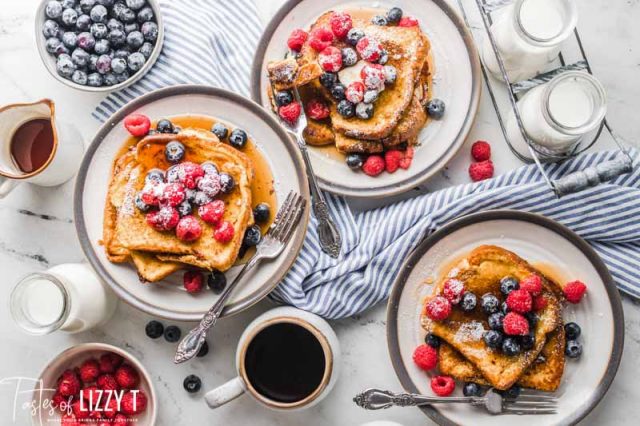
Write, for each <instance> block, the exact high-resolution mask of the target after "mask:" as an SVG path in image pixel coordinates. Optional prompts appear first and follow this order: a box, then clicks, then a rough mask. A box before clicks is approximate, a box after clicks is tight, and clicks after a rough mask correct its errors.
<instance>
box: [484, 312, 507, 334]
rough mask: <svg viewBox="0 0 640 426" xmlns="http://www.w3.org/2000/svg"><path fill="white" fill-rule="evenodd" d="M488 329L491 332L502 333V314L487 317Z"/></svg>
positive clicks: (497, 313)
mask: <svg viewBox="0 0 640 426" xmlns="http://www.w3.org/2000/svg"><path fill="white" fill-rule="evenodd" d="M488 321H489V328H491V329H492V330H498V331H502V321H504V314H503V313H502V312H496V313H495V314H491V315H489V319H488Z"/></svg>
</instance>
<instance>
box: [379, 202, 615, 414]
mask: <svg viewBox="0 0 640 426" xmlns="http://www.w3.org/2000/svg"><path fill="white" fill-rule="evenodd" d="M482 244H494V245H497V246H501V247H504V248H506V249H507V250H511V251H513V252H515V253H516V254H518V255H519V256H521V257H522V258H524V259H526V260H527V261H529V262H530V263H532V264H533V265H536V264H541V263H542V264H544V265H552V266H553V271H554V273H555V274H554V275H556V278H557V279H560V280H563V281H565V282H566V281H570V280H581V281H583V282H584V283H586V285H587V288H588V290H587V296H586V297H585V298H584V299H583V300H582V301H581V303H580V304H578V305H571V306H569V307H567V308H565V310H564V321H565V322H571V321H574V322H576V323H578V324H579V325H580V327H581V328H582V335H581V337H580V341H581V342H582V344H583V353H582V357H581V358H580V359H578V360H572V359H568V358H567V363H566V366H565V371H564V375H563V377H562V384H561V385H560V388H559V389H558V390H557V391H556V392H555V393H554V394H555V395H556V396H558V398H559V401H558V413H557V414H555V415H543V416H528V417H526V419H525V418H523V417H521V416H520V417H513V416H511V415H502V416H491V415H489V414H488V413H486V412H485V411H482V410H481V409H477V408H473V407H470V406H463V405H460V404H452V405H449V406H445V405H440V406H438V407H437V408H424V409H423V411H425V413H426V414H427V415H428V416H429V417H431V418H432V419H433V420H435V421H436V422H438V423H439V424H463V425H474V426H482V425H491V426H499V425H512V424H514V423H515V422H523V423H524V422H526V424H527V425H528V426H537V425H541V426H542V425H544V426H550V425H565V424H575V423H577V422H578V421H579V420H580V419H582V418H583V417H584V416H586V415H587V414H588V413H589V412H590V411H591V410H592V409H593V407H595V406H596V404H597V403H598V402H599V401H600V399H601V398H602V396H603V395H604V394H605V392H606V391H607V389H608V388H609V385H610V384H611V382H612V381H613V378H614V376H615V374H616V371H617V369H618V364H619V363H620V357H621V356H622V348H623V344H624V319H623V314H622V306H621V304H620V297H619V294H618V290H617V289H616V287H615V284H614V282H613V279H612V278H611V276H610V275H609V272H608V270H607V268H606V266H605V265H604V264H603V263H602V260H601V259H600V258H599V257H598V255H597V254H596V253H595V252H594V251H593V250H592V249H591V247H589V245H588V244H587V243H586V242H585V241H584V240H582V239H581V238H580V237H578V236H577V235H576V234H574V233H573V232H572V231H571V230H569V229H568V228H566V227H564V226H563V225H560V224H559V223H557V222H554V221H552V220H551V219H547V218H545V217H543V216H538V215H535V214H531V213H524V212H517V211H511V210H502V211H490V212H483V213H477V214H473V215H469V216H465V217H463V218H460V219H457V220H455V221H453V222H451V223H450V224H448V225H447V226H445V227H443V228H442V229H440V230H438V231H437V232H435V233H434V234H432V235H431V236H430V237H429V238H427V239H426V240H425V241H423V242H422V243H421V244H420V245H419V246H418V247H417V248H416V250H415V251H414V252H413V253H412V254H411V256H409V258H408V259H407V260H406V262H405V265H404V267H403V269H402V272H401V273H400V275H399V276H398V278H397V280H396V282H395V283H394V287H393V291H392V294H391V297H390V299H389V305H388V312H387V337H388V344H389V351H390V355H391V359H392V362H393V365H394V368H395V370H396V373H397V375H398V377H399V378H400V381H401V383H402V385H403V386H404V388H405V389H406V390H407V391H409V392H419V393H423V394H427V395H432V394H433V392H432V390H431V387H430V381H429V375H428V374H426V373H425V372H424V371H422V370H420V369H419V368H417V367H416V366H415V364H414V363H413V361H412V354H413V350H414V349H415V348H416V347H417V346H418V345H420V344H422V343H424V337H425V334H426V333H425V332H424V330H423V329H422V327H421V326H420V311H421V309H422V303H421V301H422V300H423V299H424V297H425V296H426V295H427V294H429V293H431V286H430V285H427V284H425V279H426V278H427V277H437V276H439V274H440V273H441V272H443V271H441V270H440V268H443V267H445V265H450V264H451V262H452V261H454V260H455V259H458V258H459V257H460V256H463V255H465V254H466V253H469V252H470V251H471V250H473V249H474V248H475V247H477V246H479V245H482ZM461 385H462V383H457V386H456V391H455V392H454V395H462V391H461Z"/></svg>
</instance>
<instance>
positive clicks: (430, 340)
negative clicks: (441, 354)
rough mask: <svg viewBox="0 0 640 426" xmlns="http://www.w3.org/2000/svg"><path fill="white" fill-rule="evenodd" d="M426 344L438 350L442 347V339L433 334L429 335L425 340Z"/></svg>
mask: <svg viewBox="0 0 640 426" xmlns="http://www.w3.org/2000/svg"><path fill="white" fill-rule="evenodd" d="M424 342H425V343H426V344H427V345H429V346H431V347H432V348H435V349H438V348H439V347H440V343H441V342H440V338H439V337H438V336H436V335H435V334H433V333H427V335H426V336H425V338H424Z"/></svg>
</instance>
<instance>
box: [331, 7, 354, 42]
mask: <svg viewBox="0 0 640 426" xmlns="http://www.w3.org/2000/svg"><path fill="white" fill-rule="evenodd" d="M329 25H331V31H333V34H334V35H335V36H336V37H337V38H339V39H341V40H342V39H343V38H345V37H346V36H347V33H348V32H349V30H350V29H351V28H353V22H352V21H351V15H349V14H348V13H346V12H333V14H332V15H331V18H329Z"/></svg>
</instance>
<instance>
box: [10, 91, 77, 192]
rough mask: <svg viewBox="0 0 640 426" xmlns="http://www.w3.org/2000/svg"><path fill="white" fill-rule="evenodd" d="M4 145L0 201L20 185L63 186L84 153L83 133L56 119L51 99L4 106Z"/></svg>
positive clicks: (73, 173) (74, 170)
mask: <svg viewBox="0 0 640 426" xmlns="http://www.w3.org/2000/svg"><path fill="white" fill-rule="evenodd" d="M0 145H1V146H0V198H4V197H6V196H7V195H8V194H9V192H11V190H13V189H14V188H15V187H16V186H17V185H18V183H20V182H29V183H32V184H34V185H39V186H57V185H61V184H63V183H64V182H66V181H68V180H69V179H71V178H72V177H73V176H74V175H75V173H76V171H77V167H78V164H80V160H81V159H82V154H83V152H84V145H83V143H82V138H81V136H80V133H79V132H78V131H77V130H76V129H75V128H74V127H73V126H71V125H69V124H66V123H64V122H61V121H60V120H58V119H57V118H56V116H55V106H54V103H53V101H52V100H50V99H42V100H40V101H37V102H33V103H24V104H22V103H19V104H10V105H6V106H4V107H0Z"/></svg>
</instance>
